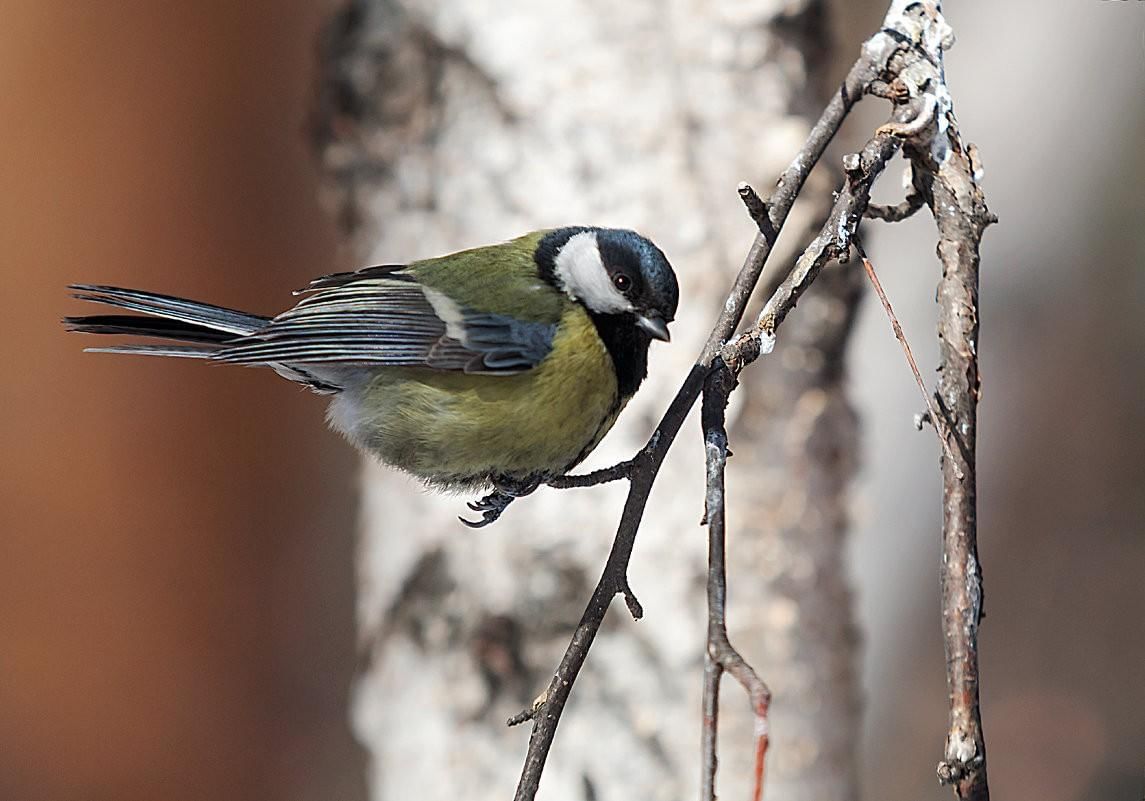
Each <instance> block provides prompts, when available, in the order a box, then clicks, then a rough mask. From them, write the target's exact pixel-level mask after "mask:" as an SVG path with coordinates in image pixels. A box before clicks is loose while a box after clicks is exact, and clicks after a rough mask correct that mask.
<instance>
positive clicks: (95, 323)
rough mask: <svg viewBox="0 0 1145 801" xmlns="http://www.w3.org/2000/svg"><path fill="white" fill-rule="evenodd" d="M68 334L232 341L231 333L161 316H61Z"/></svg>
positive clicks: (199, 341)
mask: <svg viewBox="0 0 1145 801" xmlns="http://www.w3.org/2000/svg"><path fill="white" fill-rule="evenodd" d="M64 325H66V326H67V327H68V330H69V331H76V332H79V333H81V334H127V335H130V336H139V337H156V338H158V339H173V340H178V341H183V342H197V343H199V344H204V343H208V342H211V343H220V344H221V343H223V342H227V341H229V340H233V339H234V338H235V336H234V334H230V333H227V332H225V331H216V330H214V329H212V328H207V327H206V326H202V325H192V324H190V323H184V322H180V321H179V320H168V319H164V318H162V317H136V316H133V315H129V314H93V315H90V316H86V317H65V318H64Z"/></svg>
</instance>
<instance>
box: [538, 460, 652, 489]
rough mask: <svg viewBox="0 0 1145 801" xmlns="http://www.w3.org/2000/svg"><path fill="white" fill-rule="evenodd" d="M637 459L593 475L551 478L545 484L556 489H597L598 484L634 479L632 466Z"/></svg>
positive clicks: (603, 469) (597, 471) (601, 470)
mask: <svg viewBox="0 0 1145 801" xmlns="http://www.w3.org/2000/svg"><path fill="white" fill-rule="evenodd" d="M635 461H636V460H635V459H629V460H628V461H625V462H618V463H617V464H614V465H612V466H611V467H605V468H602V469H600V470H593V471H592V472H591V473H582V474H581V475H565V476H557V477H555V478H550V479H549V480H548V481H546V482H545V483H546V484H548V485H549V486H550V487H553V488H555V489H574V488H578V487H595V486H596V485H597V484H607V483H609V482H610V481H619V480H620V479H622V478H624V479H628V478H631V477H632V465H633V463H634V462H635Z"/></svg>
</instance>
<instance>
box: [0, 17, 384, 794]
mask: <svg viewBox="0 0 1145 801" xmlns="http://www.w3.org/2000/svg"><path fill="white" fill-rule="evenodd" d="M2 5H3V10H2V11H0V17H2V18H3V20H4V21H3V26H2V29H0V181H2V186H3V199H2V200H0V209H2V211H0V254H2V260H3V271H4V281H3V288H2V289H0V293H2V298H3V300H2V303H3V315H2V317H0V327H2V331H3V336H2V337H0V353H2V355H0V363H2V364H3V366H4V372H5V376H4V378H3V384H2V388H0V408H2V409H3V411H4V414H3V418H2V420H0V442H2V443H3V446H2V447H3V453H4V457H3V460H2V461H0V499H2V502H0V532H2V534H0V798H2V799H4V801H17V800H18V801H33V799H35V801H40V800H41V799H42V800H43V801H48V799H61V800H62V799H73V800H74V799H90V800H92V801H98V799H108V800H110V799H116V800H117V801H130V800H131V799H139V800H142V799H152V800H155V799H164V800H165V801H177V799H192V798H196V799H208V798H210V799H267V798H278V799H291V798H298V799H303V798H307V799H315V798H329V799H356V798H361V797H363V793H364V790H363V787H364V782H363V778H362V775H361V765H360V762H359V760H358V757H357V752H356V749H355V748H354V745H353V741H352V739H351V737H350V734H349V731H348V726H347V724H346V722H345V721H346V715H345V706H346V698H347V692H348V688H349V680H350V671H351V663H352V659H353V651H354V648H353V598H352V592H353V575H352V547H353V520H354V513H355V495H354V485H353V472H352V470H353V466H354V457H353V455H352V452H351V451H350V450H349V449H348V448H345V447H344V446H343V445H342V444H341V443H340V442H339V441H338V440H337V438H336V437H335V435H333V434H330V433H327V431H326V430H325V427H324V426H323V424H322V415H323V404H322V403H320V402H317V401H316V399H315V398H313V397H311V396H309V395H308V394H307V393H305V392H302V391H299V390H298V389H297V388H294V387H290V386H288V385H286V384H284V383H283V382H281V381H280V380H279V379H277V377H276V376H274V375H273V374H264V373H263V371H254V370H213V369H209V368H204V367H202V366H201V365H198V367H199V368H200V369H191V370H188V369H186V368H187V367H189V366H191V365H188V364H186V363H182V364H180V363H164V362H163V361H162V360H154V361H151V362H149V363H148V364H146V365H143V364H140V363H139V362H137V361H133V360H125V359H116V358H109V357H103V358H101V357H98V356H84V355H82V354H81V353H80V347H81V346H82V345H83V343H82V342H81V341H80V339H79V338H78V337H69V336H65V335H64V334H63V332H62V329H61V327H60V326H59V325H58V322H57V321H58V318H59V317H60V316H61V315H62V314H65V313H69V312H74V311H75V307H74V305H72V304H70V303H69V302H68V300H67V297H66V293H65V291H64V286H65V285H66V284H67V283H69V282H74V281H89V282H103V283H112V284H120V285H125V286H142V287H148V288H153V289H157V290H161V291H166V292H172V293H176V294H185V295H188V296H193V297H205V298H214V299H217V300H218V301H219V302H220V303H224V304H229V305H234V306H238V307H249V308H252V309H262V310H263V311H267V312H273V311H276V310H277V308H278V306H277V304H281V303H284V302H285V301H287V299H288V297H289V296H288V294H287V292H288V290H289V289H290V288H292V287H296V286H301V285H302V284H303V283H305V281H306V280H308V279H309V278H310V277H312V276H313V275H315V274H317V273H322V272H326V271H329V270H331V269H333V268H336V267H338V266H339V263H338V261H337V256H336V240H335V237H334V234H333V226H332V224H331V223H330V222H329V221H328V219H327V216H326V215H325V214H324V213H323V211H322V209H321V208H320V206H319V203H318V200H317V182H318V175H317V170H316V168H315V166H314V163H313V159H312V158H311V155H310V152H309V147H308V141H307V138H306V135H305V134H306V130H305V125H306V121H307V114H308V110H309V104H310V101H311V97H312V87H313V83H314V80H315V78H314V65H315V59H316V46H315V44H314V39H315V36H316V34H317V31H318V29H319V26H320V24H321V22H322V21H323V19H324V17H325V16H326V15H327V14H328V13H329V12H330V10H331V9H332V8H333V6H334V4H333V3H313V2H293V1H291V2H281V1H278V0H276V2H244V3H232V2H199V3H149V2H130V3H129V2H115V3H106V4H105V3H75V2H68V1H67V0H63V1H60V0H52V1H50V2H43V0H26V1H24V2H15V3H13V2H7V3H4V4H2ZM268 304H269V306H268ZM140 368H142V369H140Z"/></svg>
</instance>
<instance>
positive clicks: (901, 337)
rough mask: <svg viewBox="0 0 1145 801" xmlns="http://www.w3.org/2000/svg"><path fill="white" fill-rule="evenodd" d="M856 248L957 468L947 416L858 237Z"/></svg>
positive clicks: (942, 441) (929, 415) (947, 453)
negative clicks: (924, 374)
mask: <svg viewBox="0 0 1145 801" xmlns="http://www.w3.org/2000/svg"><path fill="white" fill-rule="evenodd" d="M855 250H857V251H858V252H859V258H860V259H862V261H863V269H864V270H865V271H866V273H867V278H868V279H870V282H871V286H872V287H874V289H875V294H876V295H878V296H879V302H880V303H882V304H883V311H885V312H886V313H887V318H888V319H889V320H890V321H891V329H892V330H893V331H894V334H895V339H897V340H898V341H899V345H901V346H902V352H903V353H904V354H905V355H906V363H907V364H908V365H910V371H911V373H913V374H914V382H915V383H916V384H917V385H918V391H919V392H921V393H922V401H923V403H925V404H926V411H927V419H929V420H930V421H931V422H932V423H933V424H934V427H935V433H936V434H938V442H939V444H940V445H941V446H942V452H943V453H944V454H946V458H947V459H949V460H950V461H951V463H952V464H954V465H955V467H956V468H957V461H956V458H955V456H954V451H953V450H951V448H950V442H951V435H950V428H949V426H947V424H946V423H947V421H946V418H945V417H943V416H942V415H941V414H939V411H938V407H937V406H936V405H935V403H934V398H933V397H931V394H930V392H928V391H927V389H926V384H925V383H924V382H923V380H922V373H920V372H919V370H918V362H916V361H915V360H914V353H912V352H911V349H910V343H909V342H907V341H906V335H905V334H904V333H903V331H902V325H900V324H899V318H898V317H897V316H896V315H895V310H894V308H892V306H891V302H890V299H889V298H888V297H887V293H886V292H884V291H883V285H882V283H881V282H880V281H879V276H878V275H877V274H876V273H875V265H873V264H871V260H870V259H869V258H867V254H866V252H865V251H864V250H863V246H862V245H861V244H860V243H859V240H858V239H856V240H855ZM959 478H960V479H961V478H962V475H961V473H960V474H959Z"/></svg>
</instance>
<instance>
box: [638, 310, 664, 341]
mask: <svg viewBox="0 0 1145 801" xmlns="http://www.w3.org/2000/svg"><path fill="white" fill-rule="evenodd" d="M636 324H637V325H638V326H640V327H641V328H643V329H644V330H645V331H647V332H648V335H649V336H651V337H655V338H656V339H661V340H663V341H664V342H671V341H672V335H671V334H669V333H668V324H667V323H666V322H664V318H663V317H661V316H660V314H659V313H657V312H648V313H647V314H637V315H636Z"/></svg>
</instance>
